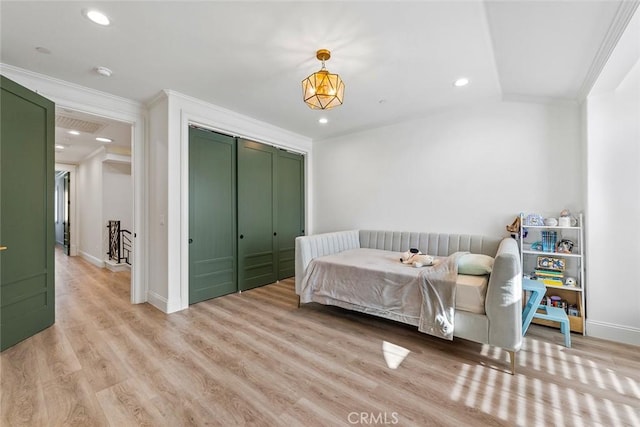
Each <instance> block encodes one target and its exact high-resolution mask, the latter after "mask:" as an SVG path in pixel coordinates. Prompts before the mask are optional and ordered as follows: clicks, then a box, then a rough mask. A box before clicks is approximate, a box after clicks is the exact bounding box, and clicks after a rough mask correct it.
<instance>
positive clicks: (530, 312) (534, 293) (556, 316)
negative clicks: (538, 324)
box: [522, 279, 571, 348]
mask: <svg viewBox="0 0 640 427" xmlns="http://www.w3.org/2000/svg"><path fill="white" fill-rule="evenodd" d="M522 290H524V291H529V292H531V296H530V297H529V300H528V301H527V304H526V305H525V307H524V309H523V310H522V336H524V334H526V333H527V329H529V325H531V321H532V320H533V318H534V317H535V318H537V319H545V320H551V321H553V322H558V323H560V332H562V334H563V335H564V345H565V346H566V347H568V348H570V347H571V329H570V327H569V318H568V317H567V313H565V312H564V310H563V309H561V308H558V307H549V306H546V305H540V302H541V301H542V298H543V297H544V294H545V292H547V287H546V286H545V285H544V284H543V283H541V282H539V281H537V280H531V279H522ZM538 310H542V312H540V311H538Z"/></svg>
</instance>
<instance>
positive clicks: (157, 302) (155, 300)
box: [147, 291, 168, 313]
mask: <svg viewBox="0 0 640 427" xmlns="http://www.w3.org/2000/svg"><path fill="white" fill-rule="evenodd" d="M147 302H148V303H149V304H151V305H152V306H154V307H155V308H157V309H158V310H160V311H163V312H165V313H168V311H167V307H168V304H167V299H166V298H165V297H163V296H162V295H158V294H156V293H155V292H153V291H149V292H147Z"/></svg>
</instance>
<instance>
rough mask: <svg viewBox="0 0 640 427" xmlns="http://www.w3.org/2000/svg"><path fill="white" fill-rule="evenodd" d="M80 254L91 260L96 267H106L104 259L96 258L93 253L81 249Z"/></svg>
mask: <svg viewBox="0 0 640 427" xmlns="http://www.w3.org/2000/svg"><path fill="white" fill-rule="evenodd" d="M80 256H81V257H82V258H83V259H85V260H87V261H89V262H90V263H91V264H93V265H95V266H96V267H99V268H104V261H102V260H101V259H100V258H96V257H94V256H93V255H91V254H88V253H86V252H83V251H80Z"/></svg>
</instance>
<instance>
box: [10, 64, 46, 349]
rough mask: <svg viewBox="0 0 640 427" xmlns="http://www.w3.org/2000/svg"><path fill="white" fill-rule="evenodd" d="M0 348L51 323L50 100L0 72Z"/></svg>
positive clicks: (22, 338) (20, 339)
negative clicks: (0, 249)
mask: <svg viewBox="0 0 640 427" xmlns="http://www.w3.org/2000/svg"><path fill="white" fill-rule="evenodd" d="M0 86H1V95H0V112H1V114H0V201H1V203H0V205H1V206H0V246H2V247H6V250H3V251H2V252H0V350H4V349H6V348H8V347H10V346H12V345H14V344H16V343H18V342H19V341H22V340H24V339H25V338H28V337H30V336H31V335H33V334H35V333H37V332H39V331H41V330H43V329H45V328H47V327H49V326H51V325H52V324H53V322H54V320H55V311H54V277H55V273H54V255H53V248H54V244H55V234H54V233H55V229H54V216H53V195H54V179H55V177H54V173H55V172H54V153H53V145H54V139H55V138H54V116H55V109H54V104H53V102H51V101H49V100H48V99H46V98H43V97H42V96H40V95H38V94H36V93H34V92H31V91H30V90H27V89H26V88H24V87H22V86H20V85H18V84H16V83H14V82H12V81H11V80H9V79H7V78H5V77H4V76H0Z"/></svg>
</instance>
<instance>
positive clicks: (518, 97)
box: [502, 93, 580, 107]
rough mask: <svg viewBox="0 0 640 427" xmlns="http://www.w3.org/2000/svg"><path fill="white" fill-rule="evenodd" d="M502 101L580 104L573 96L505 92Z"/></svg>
mask: <svg viewBox="0 0 640 427" xmlns="http://www.w3.org/2000/svg"><path fill="white" fill-rule="evenodd" d="M502 101H504V102H524V103H531V104H543V105H552V106H559V107H575V106H577V105H579V104H580V101H579V100H577V99H573V98H558V97H553V96H534V95H525V94H520V93H505V94H504V95H502Z"/></svg>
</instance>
